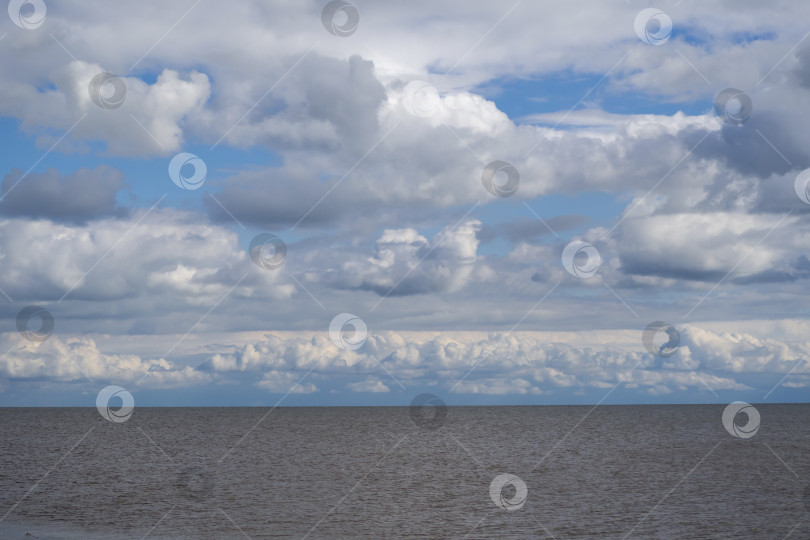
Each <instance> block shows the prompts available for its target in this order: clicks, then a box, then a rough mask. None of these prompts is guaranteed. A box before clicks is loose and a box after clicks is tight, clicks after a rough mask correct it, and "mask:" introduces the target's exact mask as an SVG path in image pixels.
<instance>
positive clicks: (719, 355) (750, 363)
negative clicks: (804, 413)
mask: <svg viewBox="0 0 810 540" xmlns="http://www.w3.org/2000/svg"><path fill="white" fill-rule="evenodd" d="M680 334H681V346H680V348H679V349H678V350H677V352H676V353H675V354H674V355H673V356H671V357H667V358H658V357H654V356H653V355H651V354H649V353H647V352H646V351H644V349H643V348H642V347H641V345H640V332H636V331H633V332H630V331H612V332H608V333H606V334H605V335H602V336H600V337H599V338H598V339H597V340H596V342H595V343H594V344H589V343H583V337H584V336H583V335H582V333H567V334H566V333H556V334H548V333H537V332H521V333H516V334H492V335H486V334H481V333H469V334H461V335H455V336H449V335H439V336H437V335H435V334H431V333H427V332H417V333H407V334H406V333H399V332H381V333H379V334H374V335H371V336H369V338H368V341H367V342H366V344H365V346H364V347H363V348H362V349H361V350H359V351H356V352H354V351H344V350H341V349H338V348H337V347H336V346H335V345H334V344H333V343H331V341H329V340H328V339H326V338H325V337H324V336H322V335H315V336H313V337H307V336H306V335H290V336H287V337H284V338H282V337H280V336H275V335H271V336H267V339H266V340H263V341H259V342H255V343H248V344H245V345H244V346H242V347H240V348H238V349H237V350H236V351H235V352H234V353H232V354H217V355H213V356H212V357H210V358H209V360H208V361H207V362H206V363H205V364H204V365H203V369H205V370H206V372H214V373H220V374H223V375H226V374H228V373H232V372H235V371H237V372H259V373H266V374H269V375H265V376H264V378H263V379H262V383H260V385H261V386H263V387H267V388H269V387H270V386H269V385H270V383H268V382H266V379H271V380H274V381H276V380H280V381H283V382H284V383H285V384H286V388H281V386H283V385H281V386H275V387H274V388H276V391H278V392H282V393H283V392H286V391H287V390H288V389H289V388H290V387H291V386H292V384H293V383H294V382H296V381H297V380H298V379H297V378H296V377H294V375H297V376H298V377H300V376H302V375H303V374H304V373H306V370H310V369H312V370H313V371H312V377H313V378H318V377H320V376H322V375H325V374H329V376H330V377H335V376H341V375H342V376H350V377H351V378H354V379H355V380H354V381H352V382H350V383H348V384H347V388H348V389H350V390H351V391H353V392H389V391H391V388H392V382H393V387H397V386H399V385H402V387H403V388H407V387H412V386H420V385H430V384H431V383H436V382H438V387H439V388H440V389H441V390H442V391H444V392H449V393H456V394H491V395H513V396H515V395H539V394H543V393H548V392H552V393H553V392H555V391H560V390H565V391H568V390H576V389H583V388H585V389H591V390H599V389H602V390H609V389H610V388H612V387H613V386H615V385H619V384H622V385H625V386H626V387H627V388H633V389H639V391H641V392H643V393H647V394H651V395H662V394H669V393H672V392H678V391H685V390H687V389H692V390H710V391H712V392H720V391H753V390H755V389H756V388H755V386H753V385H759V386H761V385H762V384H763V382H762V381H761V380H759V381H758V380H757V377H758V376H757V375H755V374H758V373H763V372H768V373H781V374H786V373H791V375H792V374H795V375H796V377H797V379H795V380H794V379H790V380H791V381H792V383H793V384H796V383H797V381H800V380H803V379H801V378H802V377H804V376H806V375H807V373H808V372H809V371H808V370H810V365H808V364H807V362H804V363H803V365H799V366H798V367H797V361H798V360H800V359H802V358H805V357H806V355H807V352H808V350H810V342H808V341H802V342H791V341H779V340H775V339H772V338H762V337H756V336H755V335H752V334H748V333H735V332H728V331H723V332H717V331H712V330H708V329H705V328H700V327H696V326H693V325H685V326H683V327H680ZM605 343H612V344H610V345H606V344H605ZM280 373H285V374H287V375H288V377H287V378H283V377H281V376H280V375H279V374H280ZM386 377H388V378H389V379H390V381H386ZM765 384H767V383H765ZM767 390H768V388H765V387H762V392H763V393H764V392H765V391H767ZM313 391H314V390H313Z"/></svg>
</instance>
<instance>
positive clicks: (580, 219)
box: [478, 214, 590, 244]
mask: <svg viewBox="0 0 810 540" xmlns="http://www.w3.org/2000/svg"><path fill="white" fill-rule="evenodd" d="M544 221H545V223H543V222H542V221H540V220H539V219H536V218H520V219H516V220H514V221H509V222H505V223H495V224H492V225H483V226H482V227H481V230H480V231H479V232H478V240H479V241H480V242H481V243H482V244H485V243H488V242H492V241H493V240H495V239H496V238H506V239H507V240H509V241H510V242H512V243H513V244H516V243H518V242H531V241H533V240H537V239H538V238H541V237H545V236H548V235H552V234H554V232H559V231H568V230H571V229H575V228H577V227H581V226H583V225H585V224H586V223H588V222H589V221H590V218H589V217H588V216H583V215H579V214H569V215H564V216H554V217H552V218H548V219H545V220H544ZM553 231H554V232H553Z"/></svg>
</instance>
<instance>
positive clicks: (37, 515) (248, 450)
mask: <svg viewBox="0 0 810 540" xmlns="http://www.w3.org/2000/svg"><path fill="white" fill-rule="evenodd" d="M723 409H724V406H723V405H705V406H703V405H699V406H603V407H599V408H596V409H594V410H593V411H592V412H591V414H590V415H589V416H587V418H586V419H585V420H583V417H585V415H586V414H587V413H588V412H589V411H590V410H591V407H450V408H448V409H447V416H446V418H445V421H444V424H443V426H441V427H440V428H438V429H435V430H430V429H425V428H424V427H419V426H417V425H415V424H414V422H413V421H412V420H411V417H410V415H409V411H408V408H407V407H387V408H377V407H369V408H279V409H276V410H273V411H272V412H271V413H270V414H267V415H266V413H267V411H268V409H259V408H171V409H168V408H167V409H161V408H154V409H149V408H138V409H136V410H135V412H134V414H133V415H132V417H131V418H130V419H129V420H128V421H126V422H123V423H113V422H110V421H107V420H105V419H104V418H102V417H101V415H100V414H99V413H98V411H96V410H95V409H46V408H42V409H8V408H7V409H0V429H2V440H0V445H1V446H2V451H1V452H0V463H1V464H2V466H1V467H0V515H6V517H5V518H4V519H3V520H2V521H1V522H0V538H25V537H26V536H25V535H26V534H27V533H30V534H31V535H32V536H28V537H27V538H142V537H144V536H145V535H148V536H147V537H148V538H189V539H197V538H245V537H249V538H302V537H305V536H306V537H307V538H388V537H408V538H465V537H466V538H552V535H553V537H556V538H560V539H562V538H594V539H595V538H600V539H601V538H625V537H627V536H628V534H629V537H630V538H778V539H782V538H785V537H786V536H787V535H788V534H790V536H789V538H791V539H806V538H810V514H808V510H810V508H807V506H810V497H809V496H807V495H805V496H804V497H803V493H804V491H805V487H806V486H807V485H808V482H809V481H810V405H761V406H757V409H758V410H759V412H760V414H761V428H760V430H759V432H758V433H757V434H756V435H755V436H754V437H752V438H750V439H737V438H734V437H733V436H731V435H730V434H729V433H728V432H727V431H726V430H725V428H724V427H723V424H722V421H721V415H722V413H723ZM265 415H266V416H265ZM263 417H264V418H263ZM262 418H263V420H262ZM260 420H261V421H260ZM240 441H241V442H240ZM74 446H75V447H74ZM71 449H72V450H71ZM500 473H511V474H514V475H516V476H518V477H519V478H520V479H522V480H523V482H524V483H525V484H526V487H527V489H528V495H527V497H526V502H525V505H524V506H523V507H522V508H520V509H517V510H514V511H510V510H504V509H501V508H499V507H498V506H497V505H496V504H495V503H494V502H493V500H492V498H491V497H490V493H489V489H490V483H491V482H492V480H493V479H494V478H495V477H496V476H497V475H499V474H500ZM514 489H515V488H514V487H509V486H507V487H506V488H505V491H504V495H505V496H506V497H507V498H509V497H511V496H512V495H513V494H514V492H515V491H514ZM510 490H511V491H510ZM307 535H308V536H307Z"/></svg>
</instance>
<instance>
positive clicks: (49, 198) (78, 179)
mask: <svg viewBox="0 0 810 540" xmlns="http://www.w3.org/2000/svg"><path fill="white" fill-rule="evenodd" d="M125 187H126V183H125V182H124V175H123V173H121V172H120V171H118V170H116V169H113V168H111V167H107V166H105V165H101V166H99V167H97V168H95V169H86V168H82V169H79V170H77V171H76V172H74V173H73V174H69V175H67V176H62V174H61V173H60V172H59V171H58V170H56V169H48V170H47V171H45V172H44V173H31V174H29V175H27V176H25V175H24V173H23V171H21V170H19V169H14V170H13V171H12V172H11V173H9V174H7V175H6V176H5V177H4V178H3V182H2V184H0V191H2V194H3V195H2V199H0V214H2V215H4V216H8V217H27V218H36V219H43V218H44V219H50V220H52V221H56V222H67V223H85V222H87V221H88V220H91V219H96V218H102V217H110V216H115V217H124V216H126V214H127V209H126V208H124V207H121V206H119V205H118V204H117V202H116V196H117V195H118V192H119V191H121V190H122V189H124V188H125Z"/></svg>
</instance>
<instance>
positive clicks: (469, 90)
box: [0, 0, 810, 405]
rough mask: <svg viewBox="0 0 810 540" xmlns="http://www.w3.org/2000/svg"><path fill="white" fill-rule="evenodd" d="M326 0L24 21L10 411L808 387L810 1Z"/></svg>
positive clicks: (7, 118) (679, 396)
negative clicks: (337, 1) (653, 330)
mask: <svg viewBox="0 0 810 540" xmlns="http://www.w3.org/2000/svg"><path fill="white" fill-rule="evenodd" d="M326 4H327V3H326V2H292V3H283V2H271V3H267V2H258V1H256V2H239V3H238V4H236V5H231V4H228V3H211V2H205V1H203V2H200V3H197V4H194V3H189V4H188V5H181V4H176V5H170V6H166V5H165V4H161V3H157V2H152V1H146V2H138V3H135V4H133V5H127V6H126V7H125V8H122V7H121V6H119V5H114V4H111V3H108V2H95V1H86V2H74V3H71V4H70V5H63V4H59V3H55V2H49V3H48V4H47V13H46V15H45V18H44V20H42V22H41V24H40V23H39V22H31V21H35V18H32V17H33V16H32V15H31V14H30V13H29V12H28V11H24V12H23V18H22V19H19V18H17V19H16V22H14V21H12V20H11V18H9V20H6V21H5V22H4V23H3V24H2V28H1V29H0V35H2V36H3V37H2V38H0V51H1V52H2V61H0V115H2V117H3V120H2V123H1V124H0V129H2V133H3V135H4V136H3V141H4V143H5V147H6V149H7V150H6V154H5V155H6V160H5V164H4V167H5V170H3V171H0V172H2V182H0V264H2V272H0V315H2V317H1V318H0V355H2V357H1V358H0V405H48V404H70V405H92V404H93V403H94V399H95V395H96V394H97V392H98V390H99V389H100V388H102V387H103V386H105V385H107V384H115V385H120V386H122V387H125V388H127V389H128V390H130V391H131V392H132V393H133V394H134V395H135V396H136V400H138V403H139V404H151V405H160V404H194V405H203V404H274V403H278V402H280V401H279V400H286V401H285V402H284V403H285V404H407V403H409V402H410V401H411V399H412V398H413V397H414V396H415V395H416V394H419V393H420V392H422V391H429V392H432V393H435V394H437V395H439V396H441V397H442V399H444V400H446V401H447V402H448V403H455V404H466V403H541V404H545V403H572V402H577V403H579V402H583V403H596V402H599V401H600V400H602V399H603V398H604V396H606V394H608V393H609V395H610V399H609V401H607V402H729V401H733V400H735V399H744V400H748V401H806V397H807V394H806V387H807V385H808V384H810V365H808V362H807V360H806V357H807V354H808V351H810V337H808V336H810V333H809V332H808V330H810V327H809V326H808V325H809V324H810V323H808V322H807V316H808V308H807V300H808V296H807V293H806V290H807V286H808V284H809V283H810V281H808V278H809V277H810V259H809V258H808V257H810V198H808V193H810V192H808V191H807V188H806V185H807V183H808V181H810V173H804V174H803V173H802V172H803V171H805V169H807V168H808V167H810V134H809V133H808V131H807V125H808V124H810V39H808V33H807V28H806V24H804V22H805V21H807V20H810V5H806V4H804V3H802V2H794V1H789V0H785V1H780V2H775V3H774V2H771V3H770V4H767V5H766V4H763V3H761V2H754V1H739V0H737V1H732V0H725V1H723V0H716V1H713V2H703V3H692V2H683V3H677V4H675V3H667V4H666V5H655V7H658V8H660V9H661V10H663V11H665V12H666V13H665V16H666V17H669V18H670V19H671V21H672V26H673V30H672V32H671V35H670V34H668V35H667V36H664V37H665V39H663V40H662V42H656V41H655V39H654V37H655V31H656V28H655V27H654V25H653V26H649V27H646V28H647V30H648V34H646V35H645V34H644V33H642V35H641V36H639V35H637V34H636V31H635V30H634V23H635V22H636V18H637V15H638V14H639V12H640V11H641V10H642V9H644V8H646V7H649V6H650V5H653V4H648V3H646V2H644V3H636V2H613V3H601V2H592V3H589V4H588V5H587V7H585V6H579V7H577V8H576V9H574V8H573V7H572V6H568V5H567V4H566V3H556V2H518V3H516V4H514V5H512V4H509V5H506V4H503V3H498V2H483V3H481V2H479V3H475V5H471V4H470V3H469V2H442V3H441V5H440V6H437V5H435V3H431V2H409V3H406V4H402V3H400V4H391V5H387V4H379V5H378V4H377V3H364V2H359V1H358V2H355V3H354V6H353V7H352V6H350V7H352V9H354V8H356V11H357V14H358V15H359V21H360V22H359V25H358V26H357V28H356V29H350V30H347V31H343V33H347V34H348V35H345V36H341V35H336V34H340V33H341V30H340V26H341V25H342V24H343V21H342V20H341V19H339V18H337V19H335V20H334V21H333V22H334V23H335V24H336V25H338V28H337V30H335V27H332V26H330V27H329V28H327V27H326V26H325V24H324V22H323V21H322V17H321V13H322V10H323V9H324V8H325V6H326ZM26 9H27V8H26ZM122 10H124V11H125V13H122ZM26 17H28V18H26ZM642 22H643V21H642ZM17 23H19V24H17ZM25 26H28V27H29V28H25ZM644 28H645V27H644V25H643V24H642V29H644ZM330 29H331V30H332V32H330ZM650 32H652V35H653V37H649V36H650V35H651V34H650ZM645 36H646V37H645ZM105 73H106V74H107V75H105ZM105 81H106V84H105ZM728 88H732V89H736V90H735V92H732V93H731V94H735V95H736V96H737V97H736V98H734V99H732V100H731V101H728V102H727V103H725V107H723V105H724V103H720V106H719V108H718V107H717V106H716V101H717V100H716V98H717V97H718V95H720V96H721V97H722V96H723V95H725V94H723V93H722V92H723V91H724V90H726V89H728ZM748 100H750V104H751V108H750V110H749V109H748V108H747V103H748ZM183 153H186V154H188V155H186V156H185V157H183V156H181V157H179V158H177V160H174V161H173V158H175V156H178V155H179V154H183ZM183 163H186V164H185V166H182V165H183ZM493 163H494V164H493ZM181 166H182V167H181ZM203 168H204V169H203ZM496 171H499V172H497V173H496ZM198 175H199V176H198ZM257 235H264V236H258V238H259V239H260V240H261V241H259V242H258V245H257V242H255V241H254V242H253V244H252V243H251V242H252V241H253V240H254V239H255V238H257ZM269 235H274V236H269ZM262 246H263V247H262ZM589 257H590V258H589ZM597 263H599V264H598V265H597ZM27 306H40V307H41V308H43V309H44V310H46V311H47V312H48V313H50V315H51V316H52V317H53V321H54V327H53V332H52V333H51V334H49V333H48V332H45V334H42V335H40V334H37V330H38V329H39V325H40V322H39V319H40V317H39V316H35V317H33V318H32V319H31V320H30V321H28V325H27V326H26V321H25V320H23V321H22V323H21V321H20V317H18V315H19V314H20V313H23V314H24V315H25V314H26V313H29V312H26V311H25V310H24V308H26V307H27ZM21 310H22V311H21ZM344 313H348V314H353V315H354V322H351V323H347V324H348V327H347V326H346V325H342V326H343V333H341V332H340V327H341V325H340V324H339V323H340V321H341V320H342V319H340V318H338V319H337V321H338V323H337V324H338V331H337V333H335V332H332V334H331V335H330V331H329V330H330V323H332V322H333V320H334V319H335V318H336V317H339V316H340V314H344ZM40 314H41V312H40ZM349 319H352V318H351V317H349V318H348V319H347V320H349ZM358 320H359V321H361V322H360V323H358V322H357V321H358ZM654 321H663V322H664V323H667V324H669V325H672V326H673V327H674V328H675V329H677V331H678V333H679V336H680V339H679V341H678V342H677V343H676V344H675V345H677V347H675V348H674V350H673V351H671V352H672V354H671V355H670V354H668V352H667V353H666V354H660V352H661V351H660V349H656V347H660V346H662V345H664V344H666V343H667V341H666V339H664V341H663V342H661V341H660V339H661V336H660V335H659V336H658V337H656V338H655V339H656V341H654V345H655V346H654V347H653V348H652V349H650V348H649V347H645V345H644V343H643V342H642V331H643V330H644V329H645V328H646V327H647V326H648V325H649V324H650V323H653V322H654ZM20 324H22V326H20ZM45 324H46V327H45V328H43V331H45V330H47V321H46V323H45ZM358 324H359V325H360V326H358ZM26 328H27V329H28V330H29V331H28V332H26ZM20 329H22V331H20ZM656 351H658V353H659V354H656Z"/></svg>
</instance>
